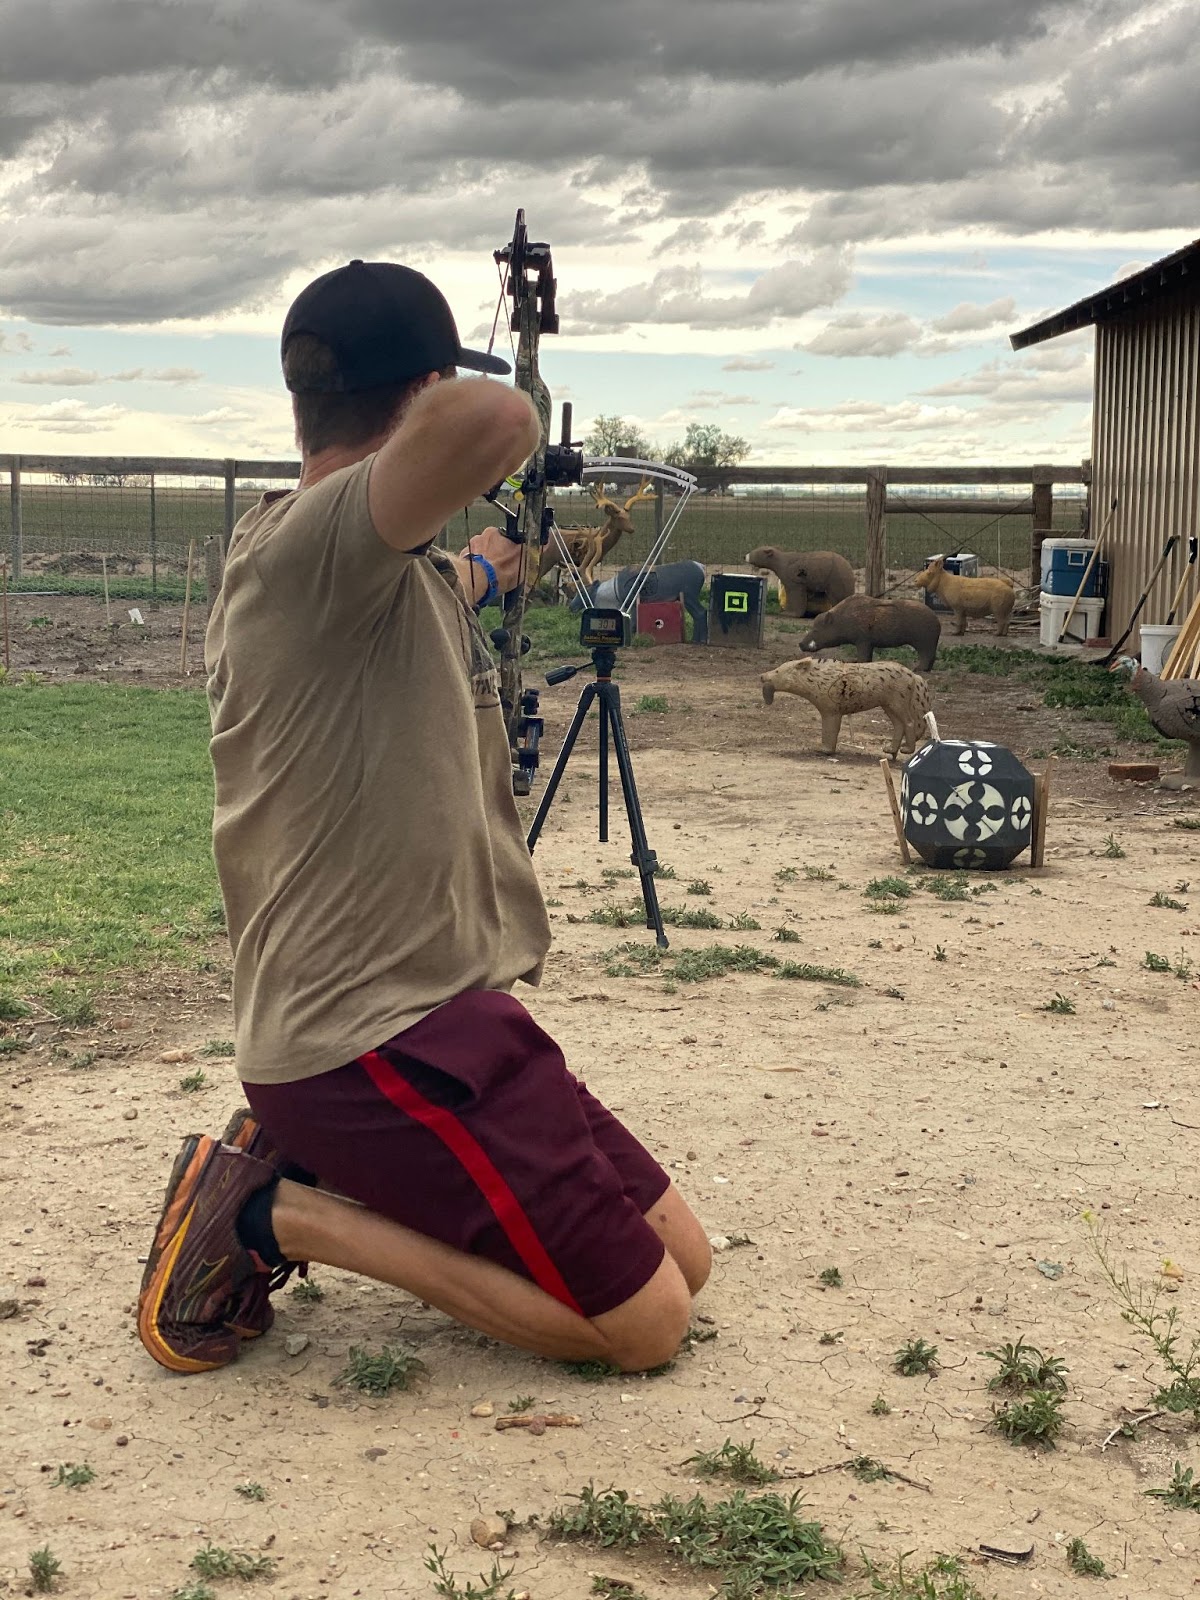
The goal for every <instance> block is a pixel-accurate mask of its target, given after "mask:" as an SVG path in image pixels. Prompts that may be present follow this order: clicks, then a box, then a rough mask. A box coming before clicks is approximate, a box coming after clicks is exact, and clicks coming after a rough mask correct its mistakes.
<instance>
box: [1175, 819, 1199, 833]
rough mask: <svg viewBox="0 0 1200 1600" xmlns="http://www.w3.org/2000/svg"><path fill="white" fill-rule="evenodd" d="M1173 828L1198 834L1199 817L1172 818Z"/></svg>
mask: <svg viewBox="0 0 1200 1600" xmlns="http://www.w3.org/2000/svg"><path fill="white" fill-rule="evenodd" d="M1171 826H1172V827H1173V828H1186V829H1187V830H1188V831H1189V832H1190V833H1196V832H1200V817H1172V818H1171Z"/></svg>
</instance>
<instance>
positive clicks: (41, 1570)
mask: <svg viewBox="0 0 1200 1600" xmlns="http://www.w3.org/2000/svg"><path fill="white" fill-rule="evenodd" d="M61 1575H62V1562H61V1561H60V1560H59V1559H58V1557H57V1556H56V1555H55V1554H54V1552H53V1551H52V1550H51V1548H50V1546H49V1545H48V1544H44V1545H43V1546H42V1548H41V1549H40V1550H31V1551H30V1554H29V1576H30V1579H31V1580H32V1582H33V1588H34V1593H35V1594H49V1593H50V1591H51V1589H53V1588H54V1583H55V1580H56V1579H57V1578H59V1577H60V1576H61Z"/></svg>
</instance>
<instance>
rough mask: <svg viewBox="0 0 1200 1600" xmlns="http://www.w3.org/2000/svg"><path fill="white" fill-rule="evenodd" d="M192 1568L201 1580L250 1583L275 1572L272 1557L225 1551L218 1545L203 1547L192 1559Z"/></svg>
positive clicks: (273, 1558)
mask: <svg viewBox="0 0 1200 1600" xmlns="http://www.w3.org/2000/svg"><path fill="white" fill-rule="evenodd" d="M191 1564H192V1567H193V1569H194V1570H195V1571H196V1572H198V1573H199V1574H200V1576H201V1577H202V1578H240V1579H241V1580H242V1582H243V1583H251V1582H253V1581H254V1579H255V1578H269V1577H271V1576H272V1574H273V1573H274V1571H275V1567H276V1560H275V1557H274V1556H255V1555H251V1554H250V1552H249V1551H248V1550H225V1549H223V1548H222V1547H221V1546H220V1545H219V1544H206V1545H203V1546H202V1547H201V1548H200V1549H199V1550H197V1551H196V1554H195V1555H194V1556H193V1557H192V1563H191Z"/></svg>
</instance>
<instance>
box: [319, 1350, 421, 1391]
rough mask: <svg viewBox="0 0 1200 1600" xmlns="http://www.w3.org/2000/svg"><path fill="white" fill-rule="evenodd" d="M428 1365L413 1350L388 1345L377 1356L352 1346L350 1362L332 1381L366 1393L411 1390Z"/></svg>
mask: <svg viewBox="0 0 1200 1600" xmlns="http://www.w3.org/2000/svg"><path fill="white" fill-rule="evenodd" d="M424 1371H425V1363H424V1362H423V1361H422V1360H421V1359H420V1358H419V1357H418V1356H415V1355H413V1353H412V1352H411V1351H410V1350H400V1349H397V1348H396V1347H395V1346H394V1345H388V1344H385V1345H384V1347H383V1349H382V1350H380V1351H379V1353H378V1355H373V1354H372V1353H371V1351H370V1350H362V1349H360V1348H359V1347H358V1346H357V1345H351V1347H350V1359H349V1361H348V1362H347V1363H346V1365H345V1367H343V1369H342V1371H341V1372H339V1373H338V1375H337V1377H336V1378H335V1379H334V1380H333V1381H334V1384H335V1385H337V1386H339V1387H346V1388H349V1389H358V1390H359V1391H360V1392H361V1393H363V1394H373V1395H383V1394H390V1393H391V1392H392V1390H393V1389H409V1388H411V1387H412V1384H413V1381H414V1379H415V1378H417V1377H418V1376H419V1374H420V1373H422V1372H424Z"/></svg>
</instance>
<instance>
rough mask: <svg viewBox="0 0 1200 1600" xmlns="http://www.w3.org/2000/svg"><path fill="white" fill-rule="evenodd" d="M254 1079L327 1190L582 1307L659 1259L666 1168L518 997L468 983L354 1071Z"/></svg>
mask: <svg viewBox="0 0 1200 1600" xmlns="http://www.w3.org/2000/svg"><path fill="white" fill-rule="evenodd" d="M243 1089H244V1091H245V1094H246V1098H247V1099H248V1100H249V1102H250V1106H251V1109H252V1110H253V1112H254V1114H255V1116H256V1117H257V1118H258V1120H259V1121H260V1122H261V1123H262V1125H263V1127H264V1128H265V1129H266V1130H267V1131H268V1133H269V1134H270V1135H271V1138H272V1139H273V1140H274V1141H275V1142H276V1143H277V1145H278V1146H279V1149H280V1150H281V1151H282V1152H283V1153H284V1154H285V1155H286V1156H287V1157H288V1159H289V1160H291V1161H294V1162H297V1163H298V1164H299V1165H300V1166H302V1167H307V1168H308V1170H309V1171H310V1172H314V1173H316V1175H317V1177H318V1178H319V1179H320V1181H321V1182H322V1183H323V1184H325V1185H326V1186H327V1187H328V1188H331V1189H334V1190H336V1191H337V1192H338V1193H339V1194H343V1195H345V1196H346V1197H347V1198H348V1199H351V1200H356V1201H358V1202H359V1204H360V1205H364V1206H367V1207H368V1208H369V1209H370V1210H372V1211H376V1212H378V1213H380V1214H381V1215H382V1216H385V1217H390V1218H391V1219H392V1220H393V1221H394V1222H400V1223H403V1224H404V1225H405V1226H406V1227H409V1228H413V1229H415V1230H416V1231H417V1232H418V1233H423V1234H426V1235H428V1236H430V1237H431V1238H434V1239H440V1240H442V1241H443V1243H445V1244H448V1245H452V1246H453V1247H454V1248H455V1249H456V1250H463V1251H466V1252H467V1253H469V1254H471V1255H477V1256H485V1257H487V1259H488V1260H490V1261H495V1262H498V1263H499V1264H500V1265H501V1266H503V1267H508V1268H509V1269H510V1270H511V1271H513V1272H516V1273H520V1275H521V1276H522V1277H525V1278H529V1279H532V1281H533V1282H534V1283H536V1284H538V1285H539V1286H540V1287H541V1288H542V1289H544V1290H545V1291H546V1292H547V1293H548V1294H551V1295H553V1296H554V1298H555V1299H556V1300H560V1301H562V1303H563V1304H564V1305H567V1306H570V1307H571V1308H572V1310H575V1311H579V1312H581V1313H582V1314H583V1315H584V1316H586V1317H596V1316H600V1315H601V1314H602V1313H603V1312H605V1311H611V1310H613V1309H614V1307H616V1306H619V1305H621V1304H623V1303H624V1302H625V1301H626V1300H628V1299H629V1298H630V1296H631V1295H633V1294H636V1293H637V1291H638V1290H639V1289H641V1288H642V1287H644V1285H645V1284H646V1283H648V1282H649V1280H650V1278H651V1277H653V1275H654V1273H655V1272H656V1271H657V1270H658V1267H659V1266H660V1265H661V1263H662V1260H663V1257H664V1254H665V1252H664V1248H663V1245H662V1242H661V1240H660V1239H659V1237H658V1235H657V1234H656V1233H655V1232H654V1229H653V1228H652V1227H651V1226H650V1224H649V1223H648V1222H647V1221H646V1220H645V1213H646V1212H647V1211H649V1209H650V1208H651V1206H653V1205H654V1204H655V1202H656V1201H658V1200H660V1199H661V1198H662V1196H663V1194H664V1193H665V1192H666V1190H667V1187H668V1185H669V1183H670V1179H669V1178H668V1177H667V1174H666V1173H665V1172H664V1171H663V1169H662V1168H661V1167H660V1166H659V1164H658V1162H656V1161H655V1160H654V1158H653V1157H652V1156H651V1155H650V1154H649V1153H648V1152H647V1151H646V1150H644V1149H643V1148H642V1146H641V1145H640V1144H639V1143H638V1141H637V1140H636V1139H635V1138H634V1137H633V1135H632V1134H631V1133H629V1132H628V1131H627V1129H625V1128H624V1127H623V1126H622V1125H621V1123H620V1122H618V1121H617V1119H616V1118H615V1117H614V1116H613V1115H612V1114H611V1112H609V1111H606V1110H605V1108H604V1107H603V1106H602V1105H601V1104H600V1102H599V1101H598V1100H597V1099H596V1098H595V1096H594V1095H591V1094H589V1093H588V1091H587V1089H586V1088H585V1087H584V1085H583V1084H582V1083H580V1082H579V1081H578V1079H576V1078H575V1077H573V1076H572V1075H571V1073H570V1072H568V1070H567V1065H566V1062H565V1061H564V1059H563V1055H562V1051H561V1050H560V1049H559V1048H558V1046H557V1045H556V1044H555V1043H554V1041H553V1039H551V1038H550V1037H549V1036H548V1035H547V1034H545V1033H543V1031H542V1030H541V1028H539V1027H538V1026H537V1024H536V1023H535V1022H534V1020H533V1018H532V1017H531V1016H530V1015H529V1013H528V1012H527V1011H526V1010H525V1008H524V1006H522V1005H521V1004H520V1002H519V1001H517V1000H514V999H513V998H512V996H511V995H506V994H497V993H493V992H490V991H483V990H472V991H470V992H469V993H467V994H463V995H459V996H458V998H457V999H455V1000H451V1001H449V1002H448V1003H447V1004H446V1005H444V1006H440V1007H439V1008H438V1010H437V1011H435V1012H433V1013H432V1014H431V1015H430V1016H428V1017H426V1018H424V1019H423V1020H422V1021H421V1022H419V1023H417V1025H416V1026H415V1027H413V1028H409V1029H408V1030H407V1031H406V1032H404V1033H401V1034H397V1035H396V1037H395V1038H393V1039H389V1040H388V1041H387V1043H386V1044H381V1045H380V1046H379V1048H378V1049H377V1050H374V1051H371V1052H369V1053H368V1054H367V1055H365V1056H361V1057H359V1059H358V1060H356V1061H351V1062H350V1063H349V1064H348V1065H346V1066H344V1067H337V1068H335V1069H334V1070H333V1071H331V1072H324V1073H321V1074H320V1075H319V1076H317V1077H315V1078H302V1079H300V1080H299V1081H298V1082H295V1083H272V1084H263V1083H247V1084H244V1085H243Z"/></svg>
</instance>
